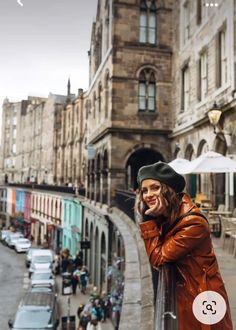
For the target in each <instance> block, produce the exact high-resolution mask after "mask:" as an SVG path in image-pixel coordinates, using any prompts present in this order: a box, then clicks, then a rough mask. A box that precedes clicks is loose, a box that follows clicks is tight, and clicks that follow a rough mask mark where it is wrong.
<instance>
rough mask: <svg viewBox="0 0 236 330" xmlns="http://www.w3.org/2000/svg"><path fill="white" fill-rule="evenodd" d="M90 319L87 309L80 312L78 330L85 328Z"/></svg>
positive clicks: (84, 329)
mask: <svg viewBox="0 0 236 330" xmlns="http://www.w3.org/2000/svg"><path fill="white" fill-rule="evenodd" d="M90 321H91V315H90V313H89V311H88V310H84V311H82V312H81V314H80V318H79V328H78V330H86V328H87V325H88V323H89V322H90Z"/></svg>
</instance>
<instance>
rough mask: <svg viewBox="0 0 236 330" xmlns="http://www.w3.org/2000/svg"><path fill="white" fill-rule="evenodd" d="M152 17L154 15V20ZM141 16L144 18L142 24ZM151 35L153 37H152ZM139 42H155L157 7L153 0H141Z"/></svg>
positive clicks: (154, 43)
mask: <svg viewBox="0 0 236 330" xmlns="http://www.w3.org/2000/svg"><path fill="white" fill-rule="evenodd" d="M152 17H154V20H152ZM142 18H144V20H143V21H145V22H144V24H143V22H142ZM152 22H153V26H152V24H151V23H152ZM153 36H154V38H152V37H153ZM152 39H153V40H152ZM139 42H140V43H141V44H148V45H156V44H157V8H156V4H155V1H152V2H148V1H141V3H140V15H139Z"/></svg>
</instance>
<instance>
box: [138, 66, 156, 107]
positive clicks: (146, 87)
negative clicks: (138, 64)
mask: <svg viewBox="0 0 236 330" xmlns="http://www.w3.org/2000/svg"><path fill="white" fill-rule="evenodd" d="M150 87H151V88H150ZM140 91H141V92H140ZM156 102H157V84H156V75H155V71H154V70H152V69H150V68H146V69H143V70H142V71H141V72H140V74H139V81H138V111H139V113H156V112H157V105H156ZM151 104H152V105H153V106H150V105H151Z"/></svg>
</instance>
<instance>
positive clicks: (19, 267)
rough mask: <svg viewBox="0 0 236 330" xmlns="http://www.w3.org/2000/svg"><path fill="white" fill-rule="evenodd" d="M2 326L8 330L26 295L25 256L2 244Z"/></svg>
mask: <svg viewBox="0 0 236 330" xmlns="http://www.w3.org/2000/svg"><path fill="white" fill-rule="evenodd" d="M0 251H1V252H0V292H1V299H0V324H1V330H7V329H9V327H8V320H9V319H10V318H14V315H15V311H16V310H17V306H18V304H19V302H20V300H21V298H22V296H23V294H24V282H23V281H24V273H25V272H26V267H25V264H24V258H25V255H24V254H17V253H16V252H15V251H14V250H11V249H9V248H8V247H6V246H4V245H2V244H0Z"/></svg>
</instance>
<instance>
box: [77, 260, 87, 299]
mask: <svg viewBox="0 0 236 330" xmlns="http://www.w3.org/2000/svg"><path fill="white" fill-rule="evenodd" d="M79 276H80V277H79V278H80V279H79V282H80V288H81V292H82V293H83V294H86V288H87V282H88V269H87V267H86V266H83V267H82V269H81V271H80V275H79Z"/></svg>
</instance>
